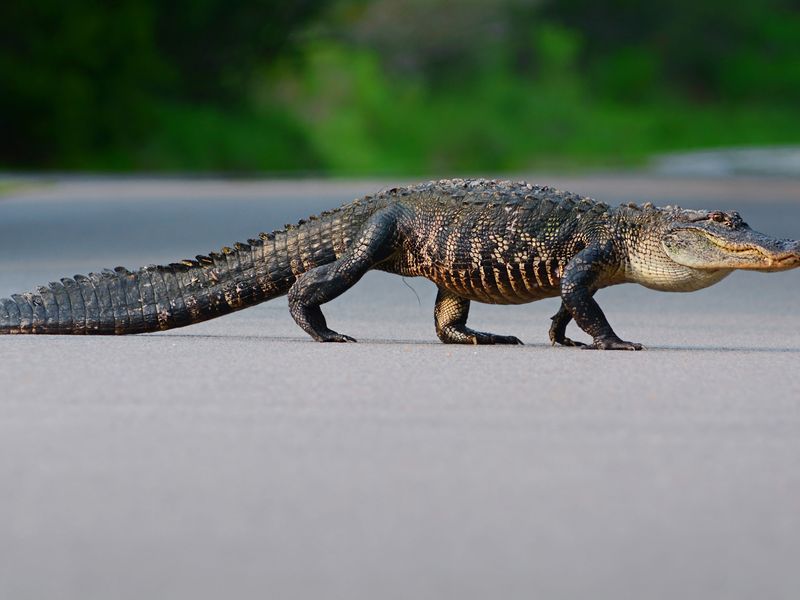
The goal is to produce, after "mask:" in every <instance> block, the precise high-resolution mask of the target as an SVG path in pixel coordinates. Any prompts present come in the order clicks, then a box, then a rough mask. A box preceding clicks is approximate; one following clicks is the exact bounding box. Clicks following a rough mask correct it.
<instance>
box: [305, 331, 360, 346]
mask: <svg viewBox="0 0 800 600" xmlns="http://www.w3.org/2000/svg"><path fill="white" fill-rule="evenodd" d="M313 338H314V339H315V340H316V341H318V342H345V343H349V342H357V341H358V340H356V339H355V338H351V337H350V336H349V335H344V334H343V333H338V332H336V331H333V330H332V329H328V330H327V331H322V332H318V333H317V334H316V335H314V336H313Z"/></svg>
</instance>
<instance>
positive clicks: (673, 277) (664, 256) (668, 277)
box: [625, 206, 800, 292]
mask: <svg viewBox="0 0 800 600" xmlns="http://www.w3.org/2000/svg"><path fill="white" fill-rule="evenodd" d="M627 217H628V218H629V219H631V220H632V221H634V222H637V223H638V224H639V228H638V229H639V232H640V233H639V235H638V236H634V239H633V241H632V243H630V244H629V245H628V256H627V264H626V269H625V280H626V281H634V282H636V283H640V284H642V285H644V286H645V287H649V288H652V289H657V290H662V291H672V292H690V291H694V290H699V289H702V288H705V287H708V286H710V285H713V284H715V283H717V282H718V281H720V280H721V279H723V278H724V277H726V276H727V275H729V274H730V273H731V272H732V271H734V270H735V269H749V270H754V271H784V270H786V269H793V268H795V267H800V242H797V241H794V240H779V239H775V238H771V237H769V236H766V235H764V234H762V233H758V232H757V231H753V230H752V229H750V227H749V226H748V225H747V223H745V222H744V221H742V218H741V217H740V216H739V214H738V213H735V212H730V213H726V212H721V211H708V210H686V209H682V208H676V207H671V206H668V207H664V208H655V207H645V208H644V210H642V209H641V208H636V209H634V210H630V211H628V212H627Z"/></svg>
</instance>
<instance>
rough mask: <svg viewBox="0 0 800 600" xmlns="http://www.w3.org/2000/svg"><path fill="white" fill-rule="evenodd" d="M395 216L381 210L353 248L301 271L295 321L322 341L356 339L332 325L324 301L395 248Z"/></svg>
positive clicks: (293, 291) (293, 299) (292, 304)
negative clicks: (335, 257)
mask: <svg viewBox="0 0 800 600" xmlns="http://www.w3.org/2000/svg"><path fill="white" fill-rule="evenodd" d="M395 236H396V226H395V219H394V216H393V215H392V214H390V213H388V212H383V213H377V214H376V215H374V216H373V217H372V218H371V219H370V220H369V221H368V222H367V223H366V224H365V225H364V227H363V228H362V229H361V231H360V232H359V234H358V237H357V238H356V239H355V240H354V241H353V243H352V245H351V247H350V250H348V252H347V253H346V254H344V255H343V256H342V257H340V258H339V259H338V260H336V261H334V262H332V263H328V264H326V265H322V266H320V267H317V268H315V269H311V270H310V271H307V272H305V273H303V274H302V275H300V276H299V277H298V278H297V281H295V282H294V285H292V287H291V288H290V289H289V294H288V297H289V312H290V314H291V315H292V318H294V320H295V322H296V323H297V324H298V325H299V326H300V327H301V328H302V329H303V331H305V332H306V333H308V334H309V335H310V336H311V337H312V338H314V339H315V340H317V341H318V342H355V341H356V340H355V339H353V338H351V337H350V336H349V335H344V334H341V333H337V332H336V331H333V330H332V329H330V328H329V327H328V324H327V323H326V321H325V316H324V315H323V314H322V310H321V309H320V305H321V304H325V303H326V302H330V301H331V300H333V299H334V298H336V297H338V296H340V295H341V294H343V293H344V292H345V291H347V290H348V289H349V288H351V287H352V286H353V285H355V283H356V282H358V280H359V279H361V277H362V276H363V275H364V273H366V272H367V271H369V270H370V269H371V268H372V267H374V266H375V265H376V264H378V263H380V262H382V261H383V260H385V259H386V258H388V257H389V256H391V254H392V253H393V252H394V249H395Z"/></svg>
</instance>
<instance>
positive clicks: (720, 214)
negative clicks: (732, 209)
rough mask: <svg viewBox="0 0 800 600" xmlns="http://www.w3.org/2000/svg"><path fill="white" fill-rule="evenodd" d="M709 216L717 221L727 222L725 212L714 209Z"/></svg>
mask: <svg viewBox="0 0 800 600" xmlns="http://www.w3.org/2000/svg"><path fill="white" fill-rule="evenodd" d="M708 218H709V219H710V220H712V221H714V222H715V223H724V222H725V213H723V212H720V211H718V210H717V211H714V212H712V213H709V214H708Z"/></svg>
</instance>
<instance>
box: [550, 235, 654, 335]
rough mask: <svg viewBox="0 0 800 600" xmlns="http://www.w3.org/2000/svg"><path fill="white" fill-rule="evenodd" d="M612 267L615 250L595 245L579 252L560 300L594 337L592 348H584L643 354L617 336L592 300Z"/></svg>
mask: <svg viewBox="0 0 800 600" xmlns="http://www.w3.org/2000/svg"><path fill="white" fill-rule="evenodd" d="M613 264H614V257H613V254H612V250H611V248H609V247H607V246H606V247H601V246H599V245H592V246H589V247H587V248H586V249H584V250H582V251H581V252H579V253H578V254H577V255H576V256H575V257H574V258H573V259H572V260H571V261H570V262H569V264H568V265H567V266H566V268H565V269H564V273H563V275H562V277H561V299H562V300H563V302H564V306H565V307H566V308H567V310H568V311H569V313H570V314H571V315H572V318H573V319H575V322H576V323H577V324H578V326H579V327H580V328H581V329H583V330H584V331H585V332H586V333H588V334H589V335H591V336H592V339H593V342H592V344H590V345H588V346H584V348H587V349H590V350H641V349H642V345H641V344H636V343H633V342H626V341H624V340H621V339H620V338H619V336H617V334H616V333H614V330H613V329H611V325H609V323H608V320H607V319H606V316H605V315H604V314H603V311H602V310H600V306H599V305H598V304H597V302H596V301H595V300H594V298H592V296H593V294H594V292H595V291H596V290H597V287H596V286H597V283H598V280H599V279H600V277H601V275H602V274H603V272H604V271H605V270H606V269H608V268H611V266H612V265H613ZM557 316H558V315H556V317H557ZM564 327H566V323H565V324H564Z"/></svg>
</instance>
